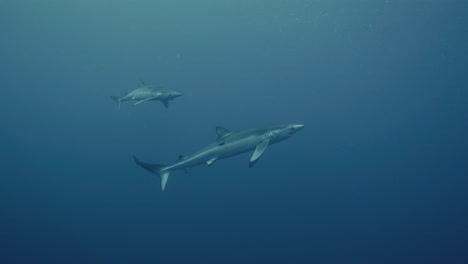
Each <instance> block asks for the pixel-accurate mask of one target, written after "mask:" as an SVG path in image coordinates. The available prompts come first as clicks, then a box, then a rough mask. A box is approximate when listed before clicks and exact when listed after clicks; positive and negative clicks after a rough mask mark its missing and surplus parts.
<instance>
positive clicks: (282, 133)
mask: <svg viewBox="0 0 468 264" xmlns="http://www.w3.org/2000/svg"><path fill="white" fill-rule="evenodd" d="M303 127H304V125H302V124H294V125H281V126H271V127H263V128H254V129H247V130H242V131H237V132H234V131H230V130H228V129H226V128H223V127H220V126H218V127H216V132H217V134H218V139H217V140H216V141H215V142H213V143H211V144H210V145H208V146H207V147H205V148H204V149H202V150H200V151H198V152H195V153H193V154H192V155H188V156H179V159H178V160H177V162H176V163H174V164H172V165H168V166H166V165H162V164H151V163H146V162H143V161H141V160H139V159H138V158H136V157H135V156H133V158H134V160H135V162H136V164H137V165H139V166H141V167H142V168H144V169H146V170H147V171H149V172H151V173H153V174H156V175H158V176H159V177H160V180H161V191H164V189H165V188H166V184H167V180H168V178H169V175H170V174H171V172H173V171H176V170H187V169H190V168H192V167H195V166H199V165H203V164H207V165H208V166H211V165H213V164H214V163H215V162H216V161H218V160H221V159H225V158H229V157H232V156H235V155H239V154H242V153H245V152H249V151H253V154H252V156H251V157H250V161H249V167H252V166H254V165H255V164H256V163H257V162H258V160H259V159H260V157H261V156H262V154H263V153H264V152H265V150H266V149H267V147H268V146H270V145H272V144H275V143H278V142H281V141H283V140H286V139H288V138H290V137H291V136H292V135H293V134H295V133H296V132H298V131H300V130H301V129H302V128H303Z"/></svg>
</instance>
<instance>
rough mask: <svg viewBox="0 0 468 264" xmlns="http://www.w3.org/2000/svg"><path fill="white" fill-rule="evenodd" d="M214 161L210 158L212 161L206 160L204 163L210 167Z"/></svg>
mask: <svg viewBox="0 0 468 264" xmlns="http://www.w3.org/2000/svg"><path fill="white" fill-rule="evenodd" d="M215 161H216V158H212V159H209V160H207V161H206V164H207V165H208V166H211V165H213V163H214V162H215Z"/></svg>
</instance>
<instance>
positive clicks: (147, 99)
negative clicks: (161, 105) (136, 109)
mask: <svg viewBox="0 0 468 264" xmlns="http://www.w3.org/2000/svg"><path fill="white" fill-rule="evenodd" d="M153 98H154V97H148V98H145V99H143V100H140V101H138V102H136V103H134V104H133V106H136V105H139V104H141V103H143V102H146V101H149V100H151V99H153Z"/></svg>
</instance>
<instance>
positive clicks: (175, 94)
mask: <svg viewBox="0 0 468 264" xmlns="http://www.w3.org/2000/svg"><path fill="white" fill-rule="evenodd" d="M172 96H173V97H179V96H182V93H179V92H172Z"/></svg>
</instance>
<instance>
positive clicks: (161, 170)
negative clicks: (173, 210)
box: [133, 156, 171, 191]
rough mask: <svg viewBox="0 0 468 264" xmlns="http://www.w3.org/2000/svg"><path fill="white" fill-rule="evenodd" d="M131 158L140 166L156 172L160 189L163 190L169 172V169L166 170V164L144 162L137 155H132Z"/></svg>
mask: <svg viewBox="0 0 468 264" xmlns="http://www.w3.org/2000/svg"><path fill="white" fill-rule="evenodd" d="M133 159H134V160H135V163H136V164H137V165H138V166H140V167H142V168H143V169H145V170H147V171H149V172H151V173H153V174H156V175H158V176H159V178H160V179H161V191H164V189H165V188H166V184H167V180H168V179H169V175H170V174H171V171H170V170H166V169H165V168H166V166H165V165H162V164H150V163H145V162H142V161H141V160H139V159H138V158H137V157H135V156H133Z"/></svg>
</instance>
